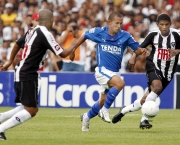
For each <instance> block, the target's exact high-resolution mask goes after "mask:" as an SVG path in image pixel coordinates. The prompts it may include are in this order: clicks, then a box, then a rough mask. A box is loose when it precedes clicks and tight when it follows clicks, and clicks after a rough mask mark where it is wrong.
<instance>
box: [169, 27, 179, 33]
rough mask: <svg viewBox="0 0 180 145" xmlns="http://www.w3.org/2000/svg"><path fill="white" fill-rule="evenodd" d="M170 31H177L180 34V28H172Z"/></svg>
mask: <svg viewBox="0 0 180 145" xmlns="http://www.w3.org/2000/svg"><path fill="white" fill-rule="evenodd" d="M170 31H171V33H177V34H179V35H180V30H178V29H175V28H170Z"/></svg>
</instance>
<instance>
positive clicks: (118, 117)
mask: <svg viewBox="0 0 180 145" xmlns="http://www.w3.org/2000/svg"><path fill="white" fill-rule="evenodd" d="M124 107H126V106H123V107H120V110H119V112H118V113H117V114H116V115H114V117H113V119H112V123H114V124H115V123H117V122H118V121H121V118H122V117H123V116H124V114H122V113H121V110H122V109H123V108H124Z"/></svg>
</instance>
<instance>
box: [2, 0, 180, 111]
mask: <svg viewBox="0 0 180 145" xmlns="http://www.w3.org/2000/svg"><path fill="white" fill-rule="evenodd" d="M179 6H180V0H125V1H124V0H114V1H113V0H56V1H55V0H54V1H53V0H28V1H26V0H1V1H0V15H1V20H0V62H1V63H4V62H5V61H7V60H8V59H9V55H10V52H11V50H12V47H13V44H14V43H15V41H16V40H17V39H18V38H20V37H21V36H22V35H23V34H24V33H25V32H26V31H27V30H28V29H29V28H30V27H31V26H32V25H33V24H34V23H35V21H37V12H38V10H40V9H43V8H48V9H50V10H51V11H52V12H53V16H54V20H55V22H54V25H53V29H52V30H51V32H52V33H53V34H54V36H55V38H56V40H57V41H58V40H59V39H60V37H61V34H62V32H63V31H65V30H66V29H67V24H68V21H69V20H71V19H76V20H77V25H78V29H80V30H82V31H86V30H88V29H90V28H92V27H99V26H104V25H106V24H107V23H106V20H107V18H108V15H109V14H110V13H111V12H113V11H116V12H120V13H122V14H123V15H124V19H123V28H122V29H124V30H126V31H128V32H129V33H131V34H132V36H133V37H134V38H135V40H136V41H138V42H142V40H143V39H144V37H145V36H146V34H147V33H148V32H149V31H153V30H156V29H157V26H156V23H155V20H156V17H157V15H158V14H160V13H168V14H169V15H170V17H171V19H172V27H173V28H176V29H180V8H179ZM9 11H10V12H9ZM7 13H10V14H9V16H7ZM85 49H86V60H84V66H85V71H84V72H68V73H67V72H62V71H61V66H58V68H57V67H56V66H57V64H59V62H62V59H61V58H57V57H55V56H53V55H52V54H51V53H48V55H47V58H46V61H45V63H44V67H43V68H42V69H41V70H40V71H41V72H40V73H41V76H42V87H41V89H40V94H39V105H40V107H52V108H54V107H57V108H59V107H80V108H86V107H90V106H91V105H92V104H93V103H94V101H97V99H98V98H99V94H98V92H97V88H98V87H97V86H96V85H97V82H96V81H95V79H94V76H93V72H92V70H90V67H89V66H91V64H90V61H89V59H92V55H91V54H92V52H95V44H93V43H92V42H87V45H86V47H85ZM149 50H151V48H150V47H149ZM21 55H22V51H20V52H19V53H18V54H17V56H16V58H15V61H14V63H13V65H12V66H11V67H10V68H9V72H3V73H0V105H1V106H14V105H15V104H14V103H13V99H14V90H13V72H12V71H13V70H14V67H15V65H16V64H17V63H18V62H19V60H20V59H21ZM129 57H130V56H129V53H128V52H126V54H125V57H124V59H123V62H122V69H121V73H122V77H123V79H124V80H125V82H126V87H125V89H124V90H123V91H122V92H121V93H120V94H119V96H118V98H117V99H116V102H115V103H114V104H113V105H112V107H120V106H122V105H128V104H130V103H132V102H133V101H134V100H135V99H136V98H140V97H142V95H143V93H144V91H145V89H146V84H147V80H146V77H145V73H144V72H145V70H144V65H145V63H144V62H145V58H143V57H140V58H138V59H137V62H138V64H139V66H138V65H137V66H136V68H137V69H135V72H134V73H130V72H129V70H128V68H127V62H128V59H129ZM179 66H180V62H179V63H178V67H177V72H180V70H179ZM67 78H68V79H67ZM79 78H82V79H81V80H79ZM179 79H180V78H179V76H177V78H176V77H175V79H174V80H173V81H172V82H171V84H170V86H169V87H168V88H167V89H166V91H165V92H164V93H163V94H162V95H161V96H162V97H161V101H160V102H161V105H160V108H168V109H170V108H180V103H178V102H179V97H178V96H179V94H178V93H180V92H179V88H178V86H179V82H180V81H179ZM74 90H76V91H74Z"/></svg>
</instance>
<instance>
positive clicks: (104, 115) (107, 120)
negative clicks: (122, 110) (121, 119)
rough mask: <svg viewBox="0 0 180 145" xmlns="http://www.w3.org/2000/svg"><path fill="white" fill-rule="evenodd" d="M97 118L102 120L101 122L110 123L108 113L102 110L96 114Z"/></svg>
mask: <svg viewBox="0 0 180 145" xmlns="http://www.w3.org/2000/svg"><path fill="white" fill-rule="evenodd" d="M98 116H99V117H101V118H102V120H103V121H105V122H107V123H111V119H110V118H109V112H108V111H106V110H104V111H102V110H100V111H99V113H98Z"/></svg>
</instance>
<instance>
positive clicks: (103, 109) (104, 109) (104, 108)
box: [101, 106, 109, 111]
mask: <svg viewBox="0 0 180 145" xmlns="http://www.w3.org/2000/svg"><path fill="white" fill-rule="evenodd" d="M101 110H102V111H109V109H107V108H106V107H104V106H103V107H102V108H101Z"/></svg>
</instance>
